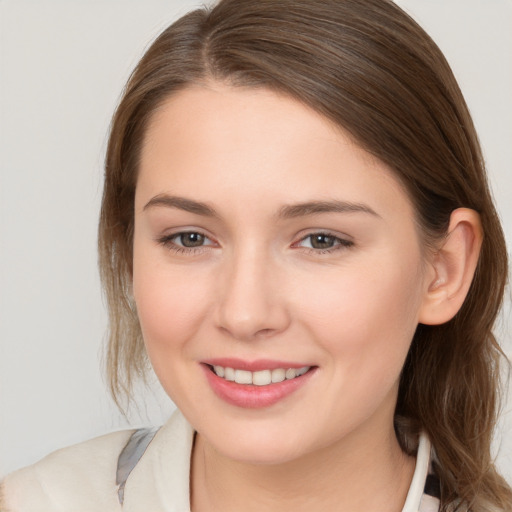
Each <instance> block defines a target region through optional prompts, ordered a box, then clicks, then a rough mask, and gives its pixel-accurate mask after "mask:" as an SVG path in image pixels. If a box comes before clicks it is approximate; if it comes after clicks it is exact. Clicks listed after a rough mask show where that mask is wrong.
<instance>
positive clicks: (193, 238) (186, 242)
mask: <svg viewBox="0 0 512 512" xmlns="http://www.w3.org/2000/svg"><path fill="white" fill-rule="evenodd" d="M171 240H172V241H173V242H174V243H175V244H176V245H181V246H182V247H200V246H202V245H208V244H206V243H205V242H207V241H208V238H206V236H204V235H203V234H202V233H195V232H192V231H191V232H187V233H178V234H177V235H174V236H173V237H172V238H171Z"/></svg>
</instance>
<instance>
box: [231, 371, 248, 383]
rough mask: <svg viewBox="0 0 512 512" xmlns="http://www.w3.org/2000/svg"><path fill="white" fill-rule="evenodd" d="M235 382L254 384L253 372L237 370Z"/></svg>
mask: <svg viewBox="0 0 512 512" xmlns="http://www.w3.org/2000/svg"><path fill="white" fill-rule="evenodd" d="M235 382H236V383H237V384H252V372H248V371H247V370H235Z"/></svg>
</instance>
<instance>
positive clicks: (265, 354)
mask: <svg viewBox="0 0 512 512" xmlns="http://www.w3.org/2000/svg"><path fill="white" fill-rule="evenodd" d="M164 195H166V196H172V197H180V198H185V199H188V200H191V201H196V202H201V203H205V204H207V205H208V206H209V208H210V209H211V210H212V211H213V212H214V215H213V216H212V215H204V214H203V213H204V212H196V213H194V212H191V211H185V210H184V209H183V207H182V206H183V203H179V204H178V203H176V201H175V202H174V205H171V204H170V202H169V201H167V202H166V201H162V200H161V198H162V197H163V196H164ZM155 198H156V199H155ZM312 201H324V202H325V201H339V202H345V203H350V204H351V205H354V204H357V205H359V206H361V207H362V208H363V210H366V211H329V212H317V213H313V214H304V213H305V212H304V211H302V212H299V213H302V214H300V215H297V216H288V217H283V216H280V215H279V213H280V212H281V213H282V211H283V210H282V209H283V207H287V206H290V205H296V204H301V203H307V202H312ZM183 232H194V233H200V234H202V235H204V236H205V238H204V240H205V242H204V243H205V245H202V246H199V247H196V248H194V249H193V251H186V250H185V249H184V247H183V240H184V238H180V236H179V233H183ZM314 233H328V234H329V235H330V236H332V237H334V238H333V239H329V240H331V241H332V243H333V244H334V245H333V247H332V248H331V250H330V251H328V252H326V251H325V250H323V249H316V248H314V247H312V239H311V238H308V236H309V235H312V234H314ZM173 236H174V237H173ZM187 240H188V239H187ZM425 258H426V256H425V251H424V250H422V243H421V238H420V236H419V234H418V232H417V227H416V224H415V222H414V208H413V206H412V205H411V203H410V201H409V198H408V196H407V194H406V192H405V191H404V190H403V188H402V187H401V185H400V184H399V182H398V181H397V179H396V178H395V177H394V176H393V174H392V172H391V171H390V170H389V169H388V168H387V167H386V166H385V165H384V164H382V163H381V162H379V161H377V160H375V159H374V158H372V157H371V156H370V155H369V154H368V153H366V152H365V151H363V150H362V149H361V148H359V147H358V146H357V145H356V144H354V143H353V141H351V139H350V137H348V135H347V134H346V133H344V132H343V131H342V130H341V129H339V127H335V126H334V125H333V124H332V123H330V122H329V121H327V120H326V119H324V118H323V117H322V116H320V115H319V114H317V113H316V112H314V111H312V110H310V109H308V108H307V107H305V106H303V105H301V104H300V103H298V102H296V101H294V100H293V99H290V98H287V97H284V96H280V95H278V94H276V93H273V92H271V91H267V90H253V89H242V88H231V87H229V86H226V85H220V84H215V83H212V84H208V85H206V86H204V87H199V86H197V87H190V88H188V89H185V90H184V91H181V92H179V93H177V94H175V95H174V96H172V97H171V98H170V99H169V100H168V101H167V102H166V103H165V104H163V105H162V107H161V108H160V109H159V111H158V112H157V113H156V114H155V115H154V117H153V119H152V122H151V123H150V125H149V127H148V130H147V133H146V138H145V144H144V147H143V151H142V155H141V165H140V174H139V176H138V181H137V188H136V197H135V231H134V260H133V263H134V266H133V292H134V297H135V301H136V304H137V310H138V313H139V318H140V322H141V326H142V331H143V335H144V339H145V343H146V347H147V351H148V354H149V357H150V360H151V362H152V364H153V367H154V369H155V372H156V374H157V376H158V378H159V379H160V382H161V383H162V385H163V387H164V389H165V390H166V392H167V393H168V394H169V396H170V397H171V398H172V400H173V401H174V402H175V403H176V405H177V406H178V407H179V408H180V409H181V411H182V412H183V413H184V415H185V416H186V417H187V419H188V420H189V421H190V423H191V424H192V425H193V427H194V428H195V429H196V430H197V432H198V433H197V436H196V442H195V446H194V453H193V466H192V474H191V484H192V496H191V498H192V507H193V510H194V511H195V512H197V511H205V510H212V511H214V510H223V511H230V510H241V509H242V507H243V510H246V511H247V510H249V511H250V510H272V511H278V510H290V509H291V507H293V510H295V511H297V510H299V511H300V510H303V509H304V510H306V509H307V510H308V511H309V510H311V507H312V504H314V505H313V508H314V509H317V510H327V511H329V510H333V511H334V510H351V511H359V510H360V511H363V510H364V511H370V510H379V511H383V510H390V511H392V510H401V508H402V506H403V503H404V501H405V496H406V494H407V489H408V486H409V484H410V480H411V477H412V472H413V470H414V460H412V459H410V458H408V457H407V456H405V455H404V454H403V453H402V452H401V450H400V448H399V446H398V443H397V440H396V437H395V434H394V431H393V412H394V407H395V403H396V397H397V389H398V381H399V375H400V371H401V368H402V366H403V363H404V360H405V357H406V355H407V351H408V349H409V346H410V343H411V340H412V337H413V334H414V331H415V328H416V326H417V324H418V322H419V321H420V319H421V316H422V315H424V314H425V308H426V307H431V302H432V300H431V298H430V295H431V291H432V286H433V285H432V283H435V282H436V269H435V268H434V266H433V265H432V264H431V262H430V261H428V260H426V259H425ZM437 281H439V279H437ZM429 294H430V295H429ZM214 357H236V358H240V359H243V360H246V361H254V360H256V359H263V358H264V359H271V360H285V361H293V362H297V363H300V365H309V366H315V367H316V370H315V372H314V374H313V375H312V376H311V378H309V380H308V382H307V383H306V384H305V385H303V386H302V387H300V388H299V389H298V390H297V391H295V392H294V393H292V394H291V395H289V396H287V397H286V398H284V399H283V400H281V401H279V402H278V403H276V404H274V405H272V406H270V407H266V408H260V409H248V408H243V407H237V406H234V405H231V404H229V403H226V402H225V401H223V400H221V399H220V398H219V397H218V396H217V395H216V394H215V393H214V392H213V390H212V389H211V387H210V386H209V384H208V382H207V380H206V378H205V372H204V369H203V368H202V367H201V362H202V361H204V360H206V359H209V358H214Z"/></svg>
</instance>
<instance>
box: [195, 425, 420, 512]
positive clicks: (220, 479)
mask: <svg viewBox="0 0 512 512" xmlns="http://www.w3.org/2000/svg"><path fill="white" fill-rule="evenodd" d="M367 434H368V433H367ZM413 472H414V459H412V458H410V457H408V456H406V455H405V454H404V453H403V452H402V451H401V449H400V447H399V445H398V442H397V440H396V437H395V434H394V430H393V427H392V424H391V426H390V429H389V430H388V431H385V432H383V431H380V432H379V433H378V435H371V436H369V437H368V435H366V436H365V435H363V434H362V433H360V432H358V433H354V434H351V435H348V436H346V437H344V438H343V439H342V440H341V441H340V442H338V443H337V444H336V445H330V446H328V447H326V448H323V449H320V450H317V451H315V452H314V453H309V454H306V455H304V456H301V457H300V458H298V459H294V460H293V461H289V462H284V463H282V464H274V465H263V464H250V463H246V462H240V461H234V460H232V459H228V458H226V457H223V456H222V454H220V453H219V452H217V451H216V450H215V448H214V447H212V446H211V445H210V444H209V443H208V442H207V441H206V440H205V439H204V438H203V437H202V436H200V435H199V434H198V435H197V438H196V443H195V446H194V453H193V459H192V472H191V482H192V494H191V498H192V510H193V512H217V511H223V512H232V511H233V512H234V511H237V512H238V511H240V510H244V512H253V511H258V512H260V511H261V510H266V511H269V512H281V511H289V510H294V512H302V511H303V510H304V511H306V510H307V511H308V512H310V511H311V509H313V510H322V511H325V512H330V511H333V512H334V511H340V510H343V511H350V512H363V511H364V512H370V511H373V510H375V511H379V512H400V510H401V509H402V507H403V504H404V502H405V498H406V496H407V491H408V488H409V484H410V482H411V479H412V474H413Z"/></svg>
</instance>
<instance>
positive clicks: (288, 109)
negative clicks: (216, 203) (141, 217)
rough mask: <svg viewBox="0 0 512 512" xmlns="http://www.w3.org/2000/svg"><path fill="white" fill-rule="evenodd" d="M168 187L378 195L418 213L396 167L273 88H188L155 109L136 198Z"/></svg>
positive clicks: (276, 194)
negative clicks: (370, 152) (399, 178)
mask: <svg viewBox="0 0 512 512" xmlns="http://www.w3.org/2000/svg"><path fill="white" fill-rule="evenodd" d="M163 192H165V193H172V194H183V193H185V194H191V193H192V194H194V196H195V197H194V198H196V199H198V200H202V201H210V200H215V197H216V196H218V197H219V199H221V198H222V200H223V201H224V202H226V201H227V202H229V203H234V202H236V201H237V199H238V200H239V201H241V202H242V203H243V202H244V201H250V202H252V203H254V202H255V201H258V200H259V199H263V198H265V199H266V200H267V199H270V198H274V199H275V200H276V201H281V202H285V203H289V202H298V201H304V200H308V199H310V198H312V197H314V198H316V199H343V200H347V201H352V202H362V201H364V202H367V201H371V202H372V203H373V204H374V205H375V206H377V207H379V208H381V207H383V206H384V203H385V204H386V205H387V206H393V208H394V209H401V210H402V213H407V214H411V212H412V206H411V204H410V202H409V199H408V197H407V194H406V192H405V190H404V189H403V187H402V186H401V185H400V183H399V181H398V179H397V178H395V176H394V174H393V173H392V172H391V171H390V169H389V168H388V167H387V166H386V165H384V164H383V163H382V162H380V161H379V160H377V159H376V158H374V157H373V156H372V155H370V154H369V153H367V152H366V151H364V150H363V149H362V148H360V147H359V146H358V145H357V144H356V143H355V142H354V141H353V140H352V139H351V137H350V136H349V135H348V134H347V133H346V132H345V131H344V130H342V129H341V128H340V127H338V126H337V125H335V124H334V123H332V122H331V121H329V120H328V119H326V118H325V117H323V116H322V115H320V114H319V113H317V112H316V111H314V110H313V109H311V108H309V107H307V106H305V105H303V104H301V103H300V102H298V101H296V100H294V99H291V98H289V97H288V96H285V95H281V94H277V93H275V92H273V91H270V90H267V89H246V88H233V87H229V86H223V85H217V84H215V85H211V86H209V87H199V86H197V87H189V88H187V89H184V90H182V91H180V92H178V93H176V94H175V95H173V96H171V97H170V98H169V99H168V100H167V101H166V102H164V103H163V104H162V105H161V106H160V108H159V109H158V110H157V111H156V113H155V114H154V115H153V118H152V119H151V122H150V123H149V125H148V128H147V131H146V135H145V140H144V144H143V149H142V154H141V161H140V170H139V179H138V183H137V196H139V197H140V196H144V197H148V196H151V195H157V194H159V193H163ZM333 196H335V197H333ZM245 204H247V202H246V203H245Z"/></svg>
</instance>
